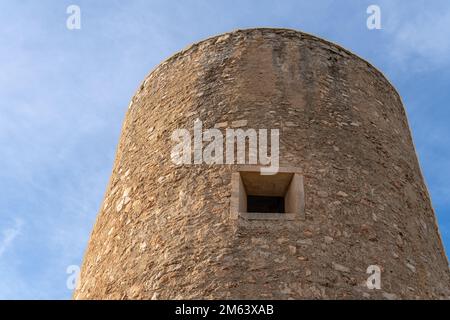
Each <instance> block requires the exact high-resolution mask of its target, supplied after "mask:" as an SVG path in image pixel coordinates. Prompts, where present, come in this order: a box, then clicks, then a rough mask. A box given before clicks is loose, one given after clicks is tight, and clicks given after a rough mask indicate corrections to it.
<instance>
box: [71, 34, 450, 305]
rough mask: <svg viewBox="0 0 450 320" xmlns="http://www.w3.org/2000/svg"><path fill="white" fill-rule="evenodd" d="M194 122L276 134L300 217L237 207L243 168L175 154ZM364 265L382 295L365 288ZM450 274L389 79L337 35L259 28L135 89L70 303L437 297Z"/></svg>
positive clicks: (185, 56) (203, 46) (188, 55)
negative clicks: (294, 173) (258, 214)
mask: <svg viewBox="0 0 450 320" xmlns="http://www.w3.org/2000/svg"><path fill="white" fill-rule="evenodd" d="M195 119H200V120H201V121H203V123H204V126H205V127H207V128H214V127H216V128H219V129H221V130H225V129H226V128H228V127H242V128H243V129H245V128H255V129H258V128H267V129H272V128H274V129H279V130H280V166H283V167H294V168H297V169H299V170H301V174H302V177H303V183H304V198H305V199H304V204H305V206H304V218H303V219H271V220H265V219H246V218H245V217H244V216H239V217H238V218H236V217H232V216H231V215H230V205H231V200H232V194H231V193H232V191H231V189H232V188H231V182H232V175H233V173H235V172H236V171H237V169H238V166H237V165H181V166H178V165H175V164H174V163H172V162H171V158H170V152H171V147H172V145H173V143H172V142H171V140H170V137H171V133H172V132H173V131H174V130H176V129H177V128H191V127H192V124H193V122H194V121H195ZM280 215H282V213H281V214H280ZM370 265H377V266H379V267H380V268H381V289H369V288H368V287H367V285H366V280H367V278H368V276H369V275H368V274H366V269H367V267H368V266H370ZM449 284H450V273H449V267H448V261H447V257H446V255H445V253H444V248H443V245H442V241H441V239H440V235H439V231H438V228H437V224H436V219H435V215H434V212H433V208H432V206H431V202H430V197H429V195H428V192H427V189H426V186H425V184H424V179H423V176H422V174H421V171H420V167H419V164H418V161H417V157H416V154H415V150H414V146H413V142H412V138H411V133H410V129H409V127H408V123H407V118H406V115H405V111H404V108H403V105H402V102H401V99H400V97H399V95H398V93H397V92H396V91H395V89H394V88H393V86H392V85H391V84H390V83H389V82H388V80H386V78H385V77H384V76H383V75H382V74H381V73H380V72H379V71H378V70H376V69H375V68H374V67H373V66H372V65H370V64H369V63H368V62H366V61H364V60H362V59H361V58H359V57H357V56H356V55H354V54H352V53H351V52H349V51H347V50H345V49H343V48H341V47H340V46H338V45H335V44H333V43H330V42H328V41H325V40H322V39H319V38H316V37H314V36H311V35H308V34H305V33H301V32H298V31H293V30H285V29H250V30H238V31H235V32H232V33H227V34H223V35H220V36H217V37H213V38H210V39H207V40H204V41H201V42H199V43H197V44H194V45H192V46H190V47H189V48H187V49H185V50H183V51H181V52H179V53H177V54H175V55H174V56H172V57H170V58H169V59H167V60H166V61H165V62H163V63H162V64H160V65H159V66H158V67H157V68H156V69H155V70H153V71H152V72H151V73H150V74H149V75H148V76H147V78H146V79H145V80H144V82H143V83H142V85H141V86H140V88H139V90H138V91H137V93H136V95H135V96H134V97H133V99H132V101H131V103H130V106H129V109H128V111H127V115H126V118H125V122H124V124H123V129H122V135H121V138H120V142H119V145H118V149H117V156H116V159H115V163H114V168H113V172H112V176H111V179H110V181H109V184H108V187H107V190H106V194H105V198H104V201H103V205H102V207H101V209H100V212H99V214H98V218H97V221H96V223H95V226H94V229H93V232H92V235H91V238H90V241H89V244H88V248H87V252H86V255H85V258H84V262H83V266H82V272H81V281H80V285H79V287H78V289H77V290H76V291H75V293H74V298H76V299H181V298H183V299H305V298H324V299H355V298H357V299H359V298H370V299H373V298H381V299H384V298H386V299H405V298H413V299H414V298H434V299H438V298H449V297H450V285H449Z"/></svg>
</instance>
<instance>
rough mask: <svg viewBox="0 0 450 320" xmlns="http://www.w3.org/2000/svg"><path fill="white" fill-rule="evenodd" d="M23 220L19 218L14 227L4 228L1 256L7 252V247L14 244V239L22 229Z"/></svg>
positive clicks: (0, 243) (0, 249) (0, 246)
mask: <svg viewBox="0 0 450 320" xmlns="http://www.w3.org/2000/svg"><path fill="white" fill-rule="evenodd" d="M22 226H23V221H22V220H21V219H17V220H16V222H15V225H14V226H13V227H12V228H7V229H5V230H3V232H2V237H1V238H0V257H1V256H2V255H3V253H5V251H6V249H8V247H9V246H10V245H11V244H12V242H13V241H14V239H16V237H17V236H18V235H19V234H20V232H21V231H22Z"/></svg>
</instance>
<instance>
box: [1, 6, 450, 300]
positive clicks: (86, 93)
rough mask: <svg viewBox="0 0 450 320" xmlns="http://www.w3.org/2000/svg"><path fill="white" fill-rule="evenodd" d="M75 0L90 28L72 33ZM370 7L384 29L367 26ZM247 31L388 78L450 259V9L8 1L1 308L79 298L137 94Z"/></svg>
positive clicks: (3, 51)
mask: <svg viewBox="0 0 450 320" xmlns="http://www.w3.org/2000/svg"><path fill="white" fill-rule="evenodd" d="M431 3H432V5H431ZM71 4H76V5H79V6H80V8H81V30H72V31H71V30H68V29H67V28H66V19H67V17H68V15H67V14H66V8H67V6H69V5H71ZM370 4H377V5H379V6H380V8H381V24H382V29H381V30H368V29H367V27H366V19H367V17H368V15H367V13H366V8H367V7H368V5H370ZM249 27H283V28H293V29H298V30H301V31H305V32H309V33H312V34H315V35H317V36H320V37H323V38H325V39H328V40H331V41H333V42H336V43H338V44H340V45H342V46H343V47H345V48H347V49H349V50H351V51H353V52H354V53H356V54H358V55H360V56H361V57H363V58H365V59H367V60H368V61H370V62H371V63H372V64H374V65H375V66H376V67H377V68H378V69H380V70H381V71H382V72H383V73H384V74H385V75H386V76H387V77H388V78H389V79H390V81H391V82H392V83H393V84H394V86H395V87H396V88H397V90H398V91H399V93H400V95H401V96H402V98H403V101H404V104H405V107H406V110H407V114H408V117H409V121H410V125H411V127H412V132H413V136H414V141H415V145H416V148H417V152H418V154H419V159H420V163H421V166H422V170H423V172H424V175H425V178H426V182H427V185H428V187H429V190H430V193H431V196H432V200H433V205H434V208H435V210H436V214H437V217H438V222H439V227H440V231H441V234H442V237H443V240H444V243H445V245H446V248H447V254H449V253H450V200H449V197H448V195H449V193H450V184H449V183H448V181H450V144H449V143H448V141H447V139H448V137H449V136H450V126H448V122H449V119H450V109H449V108H448V101H450V90H449V88H450V68H449V67H450V37H449V33H450V2H448V1H447V0H442V1H438V0H436V1H432V2H431V1H419V0H417V1H408V2H406V1H393V0H390V1H378V0H372V1H362V0H358V1H356V0H355V1H353V0H348V1H331V0H330V1H326V0H322V1H321V0H316V1H300V0H295V1H282V0H280V1H276V2H275V1H261V0H259V1H245V0H240V1H234V0H227V1H225V0H223V1H167V0H166V1H149V0H142V1H133V0H129V1H118V0H116V1H113V0H110V1H94V0H89V1H76V0H72V1H63V0H53V1H50V0H40V1H32V0H29V1H25V0H24V1H16V0H1V1H0V98H1V99H0V147H1V153H0V169H1V170H0V191H1V196H0V299H7V298H9V299H18V298H24V299H37V298H40V299H49V298H52V299H68V298H70V296H71V291H70V290H69V289H67V287H66V279H67V277H68V275H67V274H66V268H67V267H68V266H69V265H78V264H80V263H81V259H82V256H83V253H84V250H85V247H86V244H87V240H88V238H89V234H90V232H91V229H92V226H93V223H94V219H95V217H96V214H97V211H98V208H99V206H100V202H101V200H102V197H103V193H104V191H105V188H106V184H107V181H108V178H109V175H110V172H111V169H112V163H113V159H114V154H115V148H116V145H117V142H118V138H119V134H120V128H121V125H122V121H123V117H124V114H125V111H126V108H127V106H128V103H129V101H130V99H131V97H132V96H133V94H134V92H135V90H136V89H137V87H138V86H139V85H140V83H141V81H142V80H143V79H144V77H145V75H146V74H148V72H149V71H150V70H151V69H153V68H154V67H155V66H156V65H157V64H158V63H160V62H161V61H162V60H164V59H165V58H167V57H169V56H170V55H172V54H173V53H175V52H177V51H179V50H181V49H183V48H185V47H186V46H188V45H189V44H191V43H193V42H196V41H199V40H202V39H204V38H206V37H209V36H212V35H215V34H219V33H223V32H227V31H231V30H233V29H238V28H249Z"/></svg>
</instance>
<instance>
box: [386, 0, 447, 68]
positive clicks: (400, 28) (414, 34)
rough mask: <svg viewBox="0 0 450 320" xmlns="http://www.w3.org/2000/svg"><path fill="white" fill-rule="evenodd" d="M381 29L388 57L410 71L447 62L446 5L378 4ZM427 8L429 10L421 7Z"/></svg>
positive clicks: (438, 65) (437, 66)
mask: <svg viewBox="0 0 450 320" xmlns="http://www.w3.org/2000/svg"><path fill="white" fill-rule="evenodd" d="M381 7H382V13H383V19H384V18H385V19H386V20H385V21H383V29H385V30H386V32H387V33H388V34H389V36H390V41H389V44H388V46H389V50H388V51H387V52H388V53H389V57H390V58H391V59H393V62H394V63H395V64H396V65H398V64H400V65H401V66H403V67H408V69H410V70H411V71H424V70H429V69H436V68H439V67H441V66H444V65H447V64H449V63H450V37H449V36H448V31H449V30H450V7H449V6H448V5H446V6H441V5H439V4H437V5H433V6H432V7H430V5H427V4H421V5H410V4H409V3H408V4H404V3H402V4H399V3H398V2H397V3H394V2H385V3H383V4H382V6H381ZM424 8H429V10H424Z"/></svg>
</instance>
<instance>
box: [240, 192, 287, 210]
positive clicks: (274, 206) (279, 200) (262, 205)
mask: <svg viewBox="0 0 450 320" xmlns="http://www.w3.org/2000/svg"><path fill="white" fill-rule="evenodd" d="M247 212H259V213H285V211H284V197H269V196H247Z"/></svg>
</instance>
